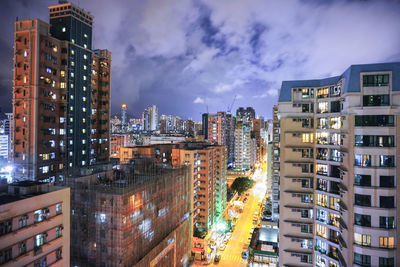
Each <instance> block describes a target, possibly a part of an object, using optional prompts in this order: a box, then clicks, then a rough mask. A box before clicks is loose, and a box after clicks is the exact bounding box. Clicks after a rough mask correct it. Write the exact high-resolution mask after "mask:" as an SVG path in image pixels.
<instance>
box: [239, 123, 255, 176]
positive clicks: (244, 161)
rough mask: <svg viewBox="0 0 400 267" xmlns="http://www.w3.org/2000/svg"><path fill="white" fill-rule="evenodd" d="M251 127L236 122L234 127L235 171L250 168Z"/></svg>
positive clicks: (247, 124) (248, 124)
mask: <svg viewBox="0 0 400 267" xmlns="http://www.w3.org/2000/svg"><path fill="white" fill-rule="evenodd" d="M251 149H252V144H251V125H250V123H248V122H244V121H238V122H236V125H235V169H250V168H251V155H252V150H251Z"/></svg>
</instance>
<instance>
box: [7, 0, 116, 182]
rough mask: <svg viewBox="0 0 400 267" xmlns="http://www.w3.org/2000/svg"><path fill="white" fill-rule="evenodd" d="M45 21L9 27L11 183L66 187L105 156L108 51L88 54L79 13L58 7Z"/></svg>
mask: <svg viewBox="0 0 400 267" xmlns="http://www.w3.org/2000/svg"><path fill="white" fill-rule="evenodd" d="M49 20H50V24H48V23H46V22H44V21H41V20H39V19H33V20H23V21H16V22H15V24H14V26H15V42H14V81H13V129H14V134H13V137H12V138H13V142H12V150H13V155H12V158H13V163H14V177H15V179H21V180H23V179H29V180H35V179H36V180H44V181H50V182H54V181H63V180H64V179H65V176H66V173H67V172H68V170H69V169H73V168H79V167H87V166H90V165H94V164H99V163H102V162H107V161H108V157H109V156H108V155H109V151H108V146H109V145H108V143H109V116H110V114H109V110H110V74H111V52H109V51H108V50H94V49H92V24H93V16H92V15H91V14H89V13H88V12H86V11H84V10H83V9H81V8H79V7H77V6H75V5H73V4H71V3H67V2H61V3H60V4H58V5H55V6H50V7H49Z"/></svg>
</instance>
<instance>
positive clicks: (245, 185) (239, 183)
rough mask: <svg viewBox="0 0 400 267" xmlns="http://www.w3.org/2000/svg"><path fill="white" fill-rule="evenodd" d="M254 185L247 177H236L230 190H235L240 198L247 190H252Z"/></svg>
mask: <svg viewBox="0 0 400 267" xmlns="http://www.w3.org/2000/svg"><path fill="white" fill-rule="evenodd" d="M253 185H254V181H253V180H251V179H250V178H249V177H238V178H236V179H235V181H233V183H232V185H231V189H232V190H235V191H236V192H237V193H238V195H239V196H240V195H241V194H242V193H243V192H246V191H247V190H248V189H250V188H252V187H253Z"/></svg>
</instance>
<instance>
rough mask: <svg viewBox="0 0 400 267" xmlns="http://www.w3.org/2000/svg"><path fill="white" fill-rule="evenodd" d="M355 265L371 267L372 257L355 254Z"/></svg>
mask: <svg viewBox="0 0 400 267" xmlns="http://www.w3.org/2000/svg"><path fill="white" fill-rule="evenodd" d="M354 263H355V264H358V265H362V266H371V256H369V255H363V254H358V253H355V252H354Z"/></svg>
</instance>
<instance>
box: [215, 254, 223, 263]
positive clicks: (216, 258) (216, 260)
mask: <svg viewBox="0 0 400 267" xmlns="http://www.w3.org/2000/svg"><path fill="white" fill-rule="evenodd" d="M220 260H221V255H219V254H217V255H215V257H214V262H215V263H218V262H219V261H220Z"/></svg>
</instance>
